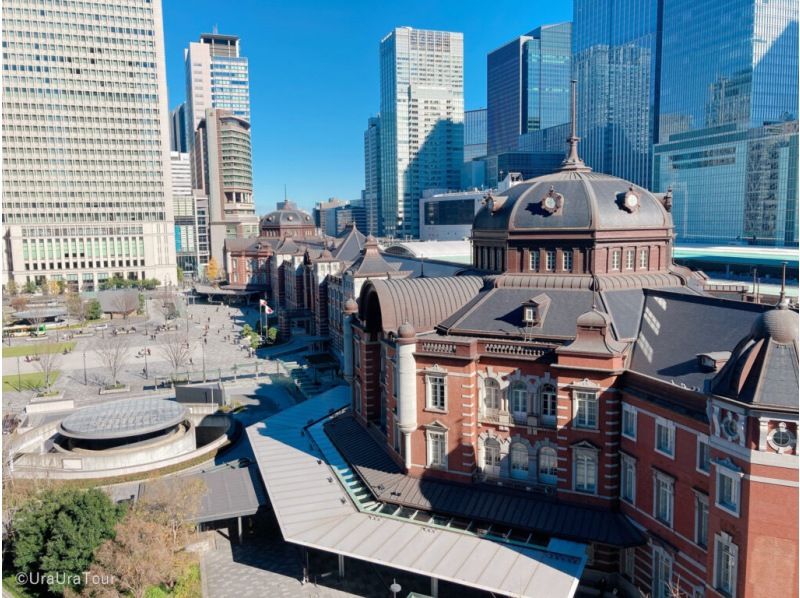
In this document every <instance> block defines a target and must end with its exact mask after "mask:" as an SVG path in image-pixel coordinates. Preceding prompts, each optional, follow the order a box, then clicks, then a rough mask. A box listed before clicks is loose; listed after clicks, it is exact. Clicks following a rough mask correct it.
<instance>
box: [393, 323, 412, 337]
mask: <svg viewBox="0 0 800 598" xmlns="http://www.w3.org/2000/svg"><path fill="white" fill-rule="evenodd" d="M416 334H417V332H416V330H414V327H413V326H412V325H411V324H410V323H408V322H404V323H402V324H400V328H398V329H397V336H399V337H400V338H414V336H416Z"/></svg>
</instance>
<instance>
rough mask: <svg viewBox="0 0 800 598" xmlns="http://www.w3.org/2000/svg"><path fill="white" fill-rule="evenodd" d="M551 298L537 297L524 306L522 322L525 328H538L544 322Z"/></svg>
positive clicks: (545, 296)
mask: <svg viewBox="0 0 800 598" xmlns="http://www.w3.org/2000/svg"><path fill="white" fill-rule="evenodd" d="M549 304H550V298H549V297H548V296H547V295H545V294H541V295H537V296H536V297H533V298H532V299H530V300H528V301H526V302H525V303H523V304H522V321H523V323H524V324H525V326H537V325H538V324H541V323H542V320H544V316H545V313H546V311H547V306H548V305H549Z"/></svg>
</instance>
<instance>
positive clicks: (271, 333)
mask: <svg viewBox="0 0 800 598" xmlns="http://www.w3.org/2000/svg"><path fill="white" fill-rule="evenodd" d="M277 340H278V329H277V328H276V327H275V326H270V327H269V329H268V330H267V342H270V343H274V342H275V341H277Z"/></svg>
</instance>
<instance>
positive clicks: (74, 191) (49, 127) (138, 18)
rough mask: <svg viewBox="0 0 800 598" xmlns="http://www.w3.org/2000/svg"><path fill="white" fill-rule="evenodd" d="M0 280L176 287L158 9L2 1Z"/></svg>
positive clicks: (121, 1) (94, 2) (155, 2)
mask: <svg viewBox="0 0 800 598" xmlns="http://www.w3.org/2000/svg"><path fill="white" fill-rule="evenodd" d="M2 15H3V29H4V31H3V45H4V47H3V52H4V61H3V62H4V70H3V108H2V117H3V230H2V234H3V241H4V242H3V244H2V259H3V264H2V265H3V269H4V270H5V277H4V279H3V282H4V283H5V282H8V281H10V280H14V281H15V282H16V283H17V284H25V283H26V282H28V281H30V282H36V283H42V282H44V281H48V280H64V281H66V282H67V284H68V286H69V287H70V288H72V289H76V288H80V289H81V290H92V289H95V288H97V286H98V284H99V283H100V282H102V281H103V280H104V279H106V278H110V277H112V276H114V275H120V276H123V277H125V278H128V279H141V278H157V279H159V280H160V281H161V282H162V283H166V282H173V283H174V282H175V278H176V267H175V239H174V224H173V209H172V192H171V181H170V153H169V110H168V108H167V86H166V73H165V65H164V41H163V32H162V15H161V2H160V0H152V1H150V0H114V2H103V1H100V0H82V1H80V2H78V1H73V0H63V1H61V2H58V3H42V2H34V1H31V0H4V2H3V8H2Z"/></svg>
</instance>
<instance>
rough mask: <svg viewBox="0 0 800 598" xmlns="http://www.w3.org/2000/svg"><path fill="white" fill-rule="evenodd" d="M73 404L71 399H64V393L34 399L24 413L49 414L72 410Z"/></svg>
mask: <svg viewBox="0 0 800 598" xmlns="http://www.w3.org/2000/svg"><path fill="white" fill-rule="evenodd" d="M74 407H75V403H74V401H73V400H72V399H64V393H63V392H59V393H56V394H54V395H51V396H47V397H34V398H33V400H32V401H31V402H30V403H28V404H27V405H26V406H25V413H27V414H29V415H30V414H32V413H50V412H53V411H65V410H68V409H73V408H74Z"/></svg>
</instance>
